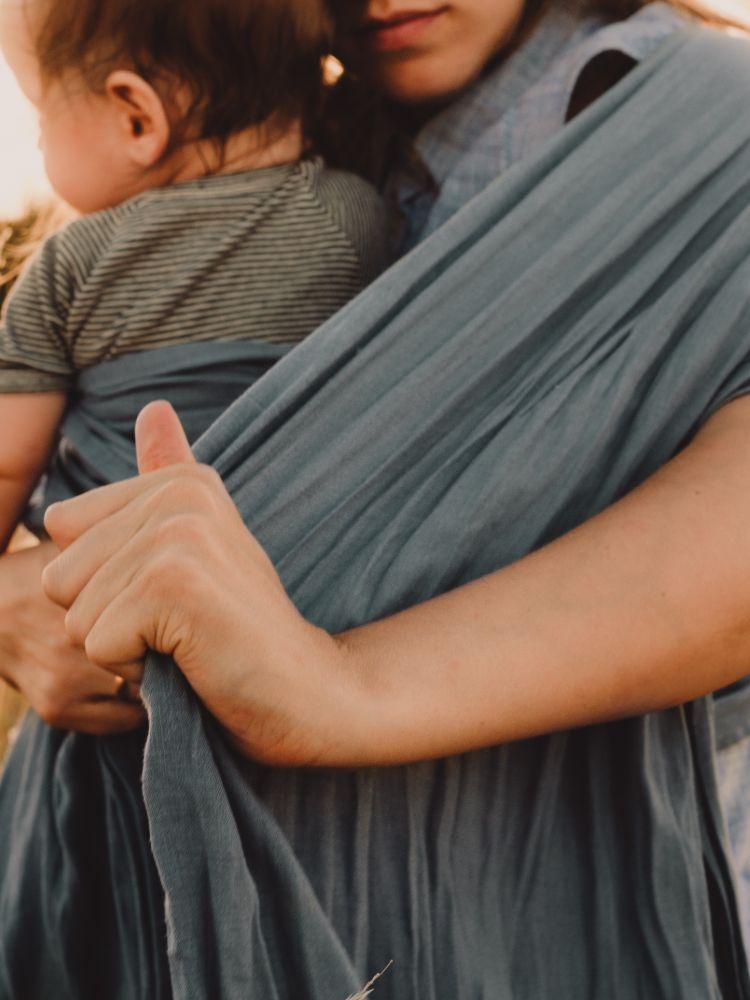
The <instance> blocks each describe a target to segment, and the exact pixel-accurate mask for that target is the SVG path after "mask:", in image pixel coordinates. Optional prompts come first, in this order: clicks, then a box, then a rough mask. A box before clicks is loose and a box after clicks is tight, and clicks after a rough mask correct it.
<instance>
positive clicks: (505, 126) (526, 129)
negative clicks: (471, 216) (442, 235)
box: [389, 0, 686, 252]
mask: <svg viewBox="0 0 750 1000" xmlns="http://www.w3.org/2000/svg"><path fill="white" fill-rule="evenodd" d="M685 21H686V18H685V15H684V14H681V13H679V12H678V11H677V10H676V9H675V8H674V7H672V6H671V5H670V4H668V3H663V2H661V0H657V2H655V3H652V4H649V5H648V6H646V7H644V8H643V9H642V10H640V11H638V13H637V14H635V15H633V16H632V17H631V18H629V19H628V20H626V21H618V22H614V23H609V22H607V21H606V20H605V19H604V17H603V16H602V14H600V13H596V14H593V13H590V12H587V11H585V8H584V7H583V5H582V3H581V0H563V2H560V3H558V4H555V5H554V6H552V7H551V8H550V10H549V12H548V13H547V14H546V15H545V17H544V18H543V19H542V21H541V22H540V24H539V25H538V27H537V28H536V30H535V31H534V32H533V34H532V35H531V36H530V38H529V39H528V41H527V42H526V43H525V44H524V45H522V46H521V47H520V48H518V49H517V50H516V51H515V52H514V53H513V54H512V55H511V56H510V57H509V58H508V59H507V60H505V61H504V62H502V63H501V64H500V65H499V66H498V67H497V68H496V69H494V70H493V71H491V72H490V73H489V74H488V75H487V76H485V77H484V78H483V79H481V80H480V81H479V82H478V83H477V84H475V85H474V86H473V87H472V88H471V89H470V90H468V91H467V92H466V94H464V95H463V97H461V98H460V99H459V100H457V101H455V102H453V103H452V104H451V105H450V107H448V108H447V109H446V110H445V111H443V112H442V113H440V114H438V115H437V116H436V117H435V118H433V119H431V120H430V122H429V123H428V124H427V125H426V126H425V127H424V129H423V130H422V131H421V132H420V133H419V135H418V136H417V139H416V148H417V152H418V153H419V156H420V158H421V160H422V161H423V163H424V165H425V166H426V167H427V169H428V171H429V174H430V175H431V177H432V179H433V181H434V182H435V186H434V188H431V189H426V187H425V185H424V182H423V181H422V182H421V183H420V182H419V181H417V180H415V179H414V178H413V177H412V176H410V175H409V174H408V173H407V172H403V173H401V174H399V175H397V176H396V177H394V178H393V179H392V182H391V185H390V190H389V200H390V202H391V204H394V202H395V207H396V210H397V212H398V213H399V214H400V215H401V216H402V219H403V225H402V227H401V232H400V236H399V237H398V243H399V247H398V249H399V250H400V251H401V252H404V251H406V250H409V249H411V248H412V247H413V246H414V245H416V244H417V243H419V242H420V241H421V240H423V239H424V238H425V237H426V236H428V235H429V234H430V233H432V232H434V231H435V230H436V229H438V228H439V227H440V226H441V225H443V223H444V222H446V221H447V219H449V218H450V217H451V216H452V215H453V214H454V213H455V212H457V211H458V210H459V209H460V208H461V207H462V206H463V205H465V204H466V203H467V202H468V201H469V200H470V199H471V198H473V197H474V196H475V195H477V194H479V192H480V191H483V190H484V189H485V188H486V187H487V186H488V185H489V184H490V183H492V181H493V180H495V179H496V178H497V177H498V176H499V175H500V174H502V173H503V172H504V171H506V170H507V169H508V168H509V167H510V166H512V165H513V164H514V163H517V162H519V161H520V160H522V159H524V158H525V157H527V156H529V155H530V154H532V153H533V152H534V151H535V150H536V149H538V148H539V146H540V145H541V144H542V143H544V142H545V141H546V140H548V139H550V138H551V137H552V136H553V135H554V134H555V133H556V132H557V131H558V130H559V129H561V128H562V126H563V125H564V124H565V116H566V111H567V108H568V105H569V103H570V99H571V96H572V94H573V90H574V88H575V84H576V81H577V80H578V77H579V76H580V74H581V71H582V70H583V69H584V68H585V66H586V65H587V64H588V63H589V62H590V61H591V60H592V59H594V58H595V57H596V56H597V55H600V54H601V53H603V52H606V51H611V50H614V51H618V52H621V53H623V54H624V55H626V56H629V57H630V58H631V59H633V61H634V62H642V61H643V60H644V59H647V58H648V57H649V56H650V55H651V54H652V53H653V52H655V51H656V50H657V49H658V48H659V46H660V45H662V44H663V42H664V41H665V40H666V39H667V38H668V37H669V35H671V34H672V33H673V32H675V31H676V30H678V29H680V28H683V27H684V26H685Z"/></svg>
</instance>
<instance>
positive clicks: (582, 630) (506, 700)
mask: <svg viewBox="0 0 750 1000" xmlns="http://www.w3.org/2000/svg"><path fill="white" fill-rule="evenodd" d="M749 439H750V401H748V400H742V401H739V402H737V403H734V404H732V405H731V406H729V407H727V408H725V409H724V410H723V411H722V412H720V413H719V414H717V415H716V416H715V417H714V418H713V419H712V420H711V421H710V422H709V423H708V424H707V425H706V427H705V428H704V429H703V431H702V432H701V433H700V434H699V435H698V437H697V438H696V439H695V441H694V442H693V443H692V444H691V445H690V447H689V448H687V449H686V450H685V451H684V452H683V453H682V454H681V455H680V456H678V457H677V458H676V459H675V460H674V461H673V462H671V463H670V464H669V465H668V466H666V467H665V468H664V469H662V470H661V471H660V472H659V473H658V474H657V475H655V476H654V477H653V478H651V479H650V480H649V481H648V482H647V483H646V484H644V485H643V486H642V487H641V488H640V489H638V490H637V491H635V492H634V493H633V494H631V495H630V496H628V497H627V498H625V499H624V500H623V501H621V502H620V503H618V504H617V505H615V506H614V507H612V508H610V509H609V510H607V511H606V512H604V513H603V514H602V515H600V516H599V517H597V518H595V519H593V520H592V521H589V522H587V523H586V524H585V525H583V526H582V527H580V528H578V529H577V530H575V531H573V532H571V533H570V534H568V535H566V536H565V537H563V538H561V539H559V540H558V541H556V542H555V543H553V544H551V545H549V546H547V547H545V548H544V549H542V550H540V551H539V552H537V553H535V554H533V555H531V556H529V557H527V558H525V559H522V560H521V561H519V562H518V563H516V564H515V565H512V566H510V567H508V568H506V569H503V570H501V571H499V572H497V573H494V574H491V575H490V576H487V577H484V578H483V579H481V580H478V581H476V582H475V583H473V584H470V585H467V586H464V587H461V588H459V589H457V590H455V591H453V592H451V593H448V594H445V595H443V596H442V597H439V598H436V599H434V600H431V601H427V602H426V603H424V604H422V605H419V606H417V607H414V608H411V609H409V610H407V611H405V612H403V613H401V614H399V615H396V616H394V617H392V618H389V619H386V620H383V621H380V622H375V623H373V624H370V625H366V626H363V627H360V628H356V629H353V630H351V631H350V632H347V633H345V634H344V635H342V636H340V637H339V641H340V642H341V643H342V645H343V647H344V649H345V650H346V651H347V653H348V655H349V658H350V662H351V663H352V666H353V669H356V670H357V672H358V676H359V677H360V679H361V681H362V684H363V686H364V688H365V690H366V691H367V695H366V701H367V704H368V710H367V712H366V713H364V714H363V720H364V722H363V723H362V724H363V725H364V726H366V730H365V731H364V732H363V733H362V739H363V743H362V746H363V748H365V747H367V746H369V747H371V748H372V752H371V753H367V752H366V751H365V753H364V754H363V756H364V757H366V758H369V759H367V760H362V761H361V762H362V763H365V762H367V763H376V762H377V763H395V762H405V761H408V760H415V759H421V758H427V757H433V756H442V755H446V754H449V753H455V752H462V751H465V750H469V749H473V748H476V747H480V746H487V745H491V744H495V743H500V742H506V741H509V740H515V739H520V738H523V737H527V736H532V735H535V734H539V733H546V732H551V731H554V730H558V729H564V728H571V727H575V726H579V725H584V724H588V723H595V722H600V721H605V720H609V719H613V718H618V717H623V716H628V715H635V714H640V713H645V712H649V711H652V710H656V709H661V708H665V707H667V706H672V705H675V704H679V703H681V702H685V701H688V700H690V699H692V698H695V697H698V696H700V695H703V694H705V693H707V692H709V691H711V690H714V689H716V688H718V687H721V686H722V685H724V684H727V683H729V682H731V681H733V680H736V679H737V678H739V677H741V676H742V675H743V674H745V673H746V672H750V518H748V498H749V497H750V449H748V447H747V442H748V440H749Z"/></svg>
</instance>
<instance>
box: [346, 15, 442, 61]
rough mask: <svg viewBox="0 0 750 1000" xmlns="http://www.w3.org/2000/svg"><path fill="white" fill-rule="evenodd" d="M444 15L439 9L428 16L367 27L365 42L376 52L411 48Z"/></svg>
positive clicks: (415, 16) (418, 16)
mask: <svg viewBox="0 0 750 1000" xmlns="http://www.w3.org/2000/svg"><path fill="white" fill-rule="evenodd" d="M444 13H445V9H444V8H441V9H440V10H436V11H434V12H433V13H429V14H415V15H414V17H410V18H408V19H406V20H404V21H396V22H394V23H393V24H383V25H382V26H377V25H369V26H368V27H367V28H366V29H365V32H364V35H365V41H366V43H367V45H368V46H369V47H370V48H371V49H375V50H376V51H377V52H397V51H398V50H399V49H408V48H411V47H412V46H413V45H416V44H417V43H418V42H419V41H420V39H421V38H422V36H423V35H424V34H425V33H426V32H427V31H429V29H430V28H431V27H432V25H433V24H434V23H435V21H437V20H438V18H440V17H442V15H443V14H444Z"/></svg>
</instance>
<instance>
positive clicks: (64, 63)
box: [28, 0, 330, 142]
mask: <svg viewBox="0 0 750 1000" xmlns="http://www.w3.org/2000/svg"><path fill="white" fill-rule="evenodd" d="M28 2H29V7H30V10H29V13H30V17H31V24H32V26H33V29H34V37H35V42H36V52H37V56H38V58H39V63H40V68H41V70H42V74H43V76H44V77H46V78H52V79H54V78H59V77H61V76H62V75H64V74H65V73H66V72H68V71H69V70H76V71H78V72H80V73H82V74H83V76H84V78H85V80H86V81H87V83H88V84H89V86H91V87H92V89H95V90H96V89H98V88H100V87H101V86H102V84H103V83H104V81H105V79H106V77H107V75H108V73H109V72H110V71H111V70H112V69H114V68H115V67H120V66H124V67H125V68H129V69H132V70H133V71H134V72H136V73H138V74H139V75H141V76H142V77H144V79H146V80H147V81H148V82H149V83H150V84H151V85H152V86H153V87H154V88H155V89H157V91H158V92H159V93H160V95H161V96H162V97H163V98H166V99H167V103H168V98H169V95H170V93H171V92H172V89H173V88H174V87H175V85H176V84H181V85H183V86H185V87H186V88H187V91H188V94H189V95H190V107H189V112H188V116H187V119H188V120H187V122H186V123H185V124H186V126H187V128H188V129H189V133H190V138H191V139H214V140H217V141H219V142H224V141H226V140H227V139H228V138H229V136H231V135H232V134H233V133H236V132H238V131H240V130H242V129H244V128H248V127H251V126H257V125H261V124H263V123H265V122H269V121H270V120H271V119H273V120H274V121H276V122H278V123H279V124H280V125H282V126H284V125H288V124H290V123H291V122H293V121H296V120H298V119H299V120H301V121H302V123H303V127H304V128H305V130H306V131H307V129H308V126H309V125H310V123H311V118H312V116H313V115H314V113H315V111H316V109H317V106H318V104H319V102H320V97H321V91H322V88H323V79H322V60H323V57H324V56H325V55H326V54H327V53H328V52H329V51H330V25H329V20H328V16H327V10H326V5H325V0H28ZM179 138H181V137H180V136H179V135H178V139H179Z"/></svg>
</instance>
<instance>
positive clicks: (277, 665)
mask: <svg viewBox="0 0 750 1000" xmlns="http://www.w3.org/2000/svg"><path fill="white" fill-rule="evenodd" d="M136 442H137V448H138V459H139V469H140V471H141V476H140V477H139V478H137V479H133V480H129V481H127V482H124V483H118V484H115V485H114V486H109V487H105V488H103V489H101V490H96V491H94V492H92V493H89V494H86V495H85V496H82V497H78V498H76V499H74V500H70V501H68V502H66V503H63V504H58V505H56V506H54V507H52V508H50V510H49V512H48V515H47V520H46V526H47V530H48V531H49V533H50V535H51V536H52V538H53V539H54V540H55V542H56V543H57V544H58V546H59V547H60V549H61V550H62V553H61V555H60V556H59V557H58V558H56V559H55V560H53V561H52V562H51V563H50V564H49V565H48V566H47V568H46V569H45V571H44V575H43V585H44V589H45V591H46V593H47V594H48V596H49V597H50V598H51V599H52V600H53V601H55V602H56V603H57V604H59V605H61V606H62V607H64V608H68V609H69V610H68V613H67V615H66V616H65V625H66V628H67V631H68V635H69V636H70V638H71V640H72V641H73V642H74V643H76V644H78V645H81V646H83V647H84V648H85V651H86V655H87V656H88V658H89V659H90V660H91V661H92V662H93V663H95V664H97V665H98V666H100V667H103V668H105V669H106V670H109V671H111V672H112V673H115V674H119V675H122V676H125V677H127V678H128V679H133V680H137V679H138V678H137V672H135V671H134V668H133V666H132V664H133V663H134V662H138V661H140V660H141V659H142V657H143V656H144V654H145V653H146V651H147V650H148V649H153V650H156V651H157V652H160V653H166V654H169V655H170V656H172V657H173V658H174V659H175V661H176V662H177V664H178V666H179V667H180V669H181V671H182V672H183V673H184V674H185V676H186V678H187V680H188V681H189V683H190V684H191V685H192V687H193V688H194V690H195V691H196V692H197V694H198V696H199V697H200V698H201V700H202V701H203V702H204V704H205V705H206V707H207V708H208V709H209V711H210V712H212V714H213V715H214V716H215V717H216V718H217V719H218V720H219V721H220V722H221V723H222V724H223V726H224V727H225V728H226V729H227V730H228V732H229V734H230V735H231V736H232V737H233V739H234V740H235V742H236V743H238V744H239V746H240V747H241V749H242V750H243V751H244V752H245V753H247V754H248V755H250V756H252V757H254V758H256V759H259V760H263V761H266V762H268V763H274V764H277V765H285V764H295V765H298V764H323V763H324V764H328V765H332V764H335V763H337V762H338V760H339V757H340V755H341V753H342V752H343V758H342V759H348V758H349V757H351V755H352V752H353V751H352V747H351V745H349V744H347V742H346V733H345V732H344V726H343V725H342V714H344V715H346V714H347V713H348V717H349V719H350V721H351V725H350V726H349V727H348V729H347V732H348V733H349V734H351V735H352V736H353V738H356V733H357V728H356V721H357V718H358V706H359V703H360V700H361V699H360V698H359V696H358V690H357V683H356V677H355V676H354V675H352V674H351V673H349V671H347V670H345V669H344V659H345V658H344V656H343V653H342V650H341V647H340V646H339V644H338V643H337V642H336V641H335V640H334V639H333V638H332V637H331V636H329V635H328V634H327V633H325V632H323V631H321V630H320V629H317V628H315V627H314V626H312V625H311V624H309V623H308V622H307V621H306V620H305V619H304V618H302V616H301V615H300V614H299V613H298V612H297V610H296V608H295V607H294V605H293V604H292V602H291V601H290V599H289V597H288V596H287V594H286V592H285V591H284V588H283V586H282V584H281V581H280V580H279V577H278V575H277V573H276V571H275V570H274V568H273V566H272V565H271V562H270V560H269V559H268V557H267V556H266V554H265V552H264V551H263V549H262V548H261V547H260V545H259V544H258V542H257V541H256V540H255V538H253V536H252V535H251V534H250V533H249V532H248V531H247V529H246V528H245V526H244V524H243V522H242V520H241V518H240V516H239V514H238V512H237V510H236V508H235V506H234V504H233V503H232V501H231V499H230V497H229V495H228V494H227V493H226V491H225V489H224V487H223V485H222V483H221V480H220V479H219V477H218V476H217V475H216V474H215V473H214V472H213V471H211V470H210V469H209V468H207V467H205V466H200V465H198V464H197V463H196V462H195V461H194V459H193V457H192V453H191V451H190V447H189V445H188V443H187V441H186V439H185V437H184V434H183V432H182V428H181V427H180V424H179V421H178V420H177V417H176V415H175V414H174V411H173V410H172V409H171V407H169V406H168V404H165V403H155V404H151V405H150V406H149V407H147V408H146V409H145V410H144V411H143V413H142V414H141V417H140V418H139V421H138V424H137V427H136Z"/></svg>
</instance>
